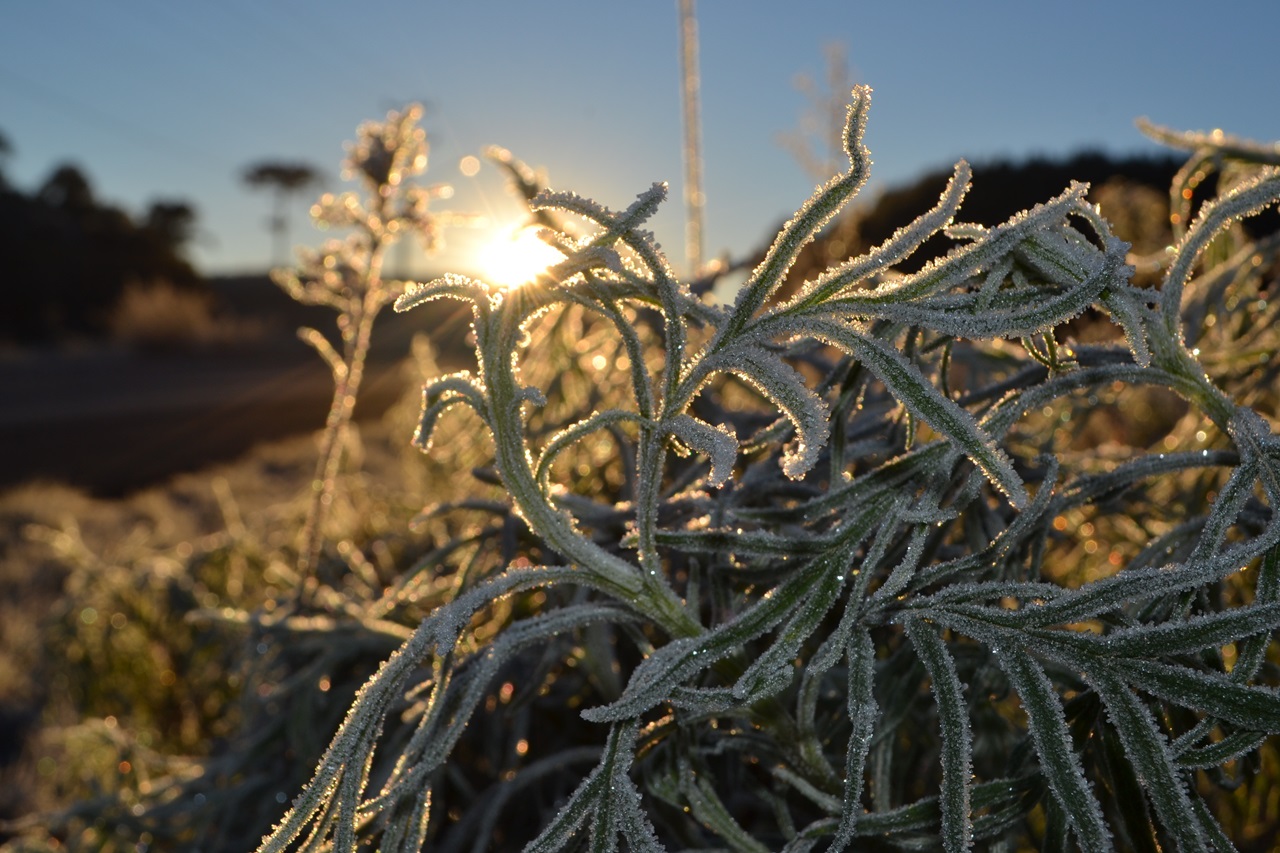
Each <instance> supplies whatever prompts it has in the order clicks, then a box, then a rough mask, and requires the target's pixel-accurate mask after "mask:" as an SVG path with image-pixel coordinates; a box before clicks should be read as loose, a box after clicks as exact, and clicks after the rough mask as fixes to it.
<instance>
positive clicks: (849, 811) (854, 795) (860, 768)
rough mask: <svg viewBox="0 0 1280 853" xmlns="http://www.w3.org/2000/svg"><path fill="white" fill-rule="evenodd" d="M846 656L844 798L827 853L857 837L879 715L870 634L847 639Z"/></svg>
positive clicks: (856, 633)
mask: <svg viewBox="0 0 1280 853" xmlns="http://www.w3.org/2000/svg"><path fill="white" fill-rule="evenodd" d="M847 655H848V658H849V676H848V689H847V694H846V695H847V701H848V708H849V719H850V721H851V722H852V723H853V731H851V732H850V733H849V746H848V748H847V750H846V752H845V764H844V796H843V799H842V802H841V809H840V824H839V825H838V826H837V827H836V837H835V840H834V841H832V842H831V853H839V851H841V850H844V849H845V848H846V847H848V846H849V843H850V842H851V841H852V840H853V837H854V836H855V835H857V834H858V829H859V822H860V821H861V820H862V819H863V812H862V786H863V775H864V774H865V772H866V766H867V754H868V752H869V751H870V749H871V738H872V735H873V734H874V732H875V724H876V718H877V716H878V711H879V709H878V708H877V707H876V699H875V695H874V693H873V690H874V688H875V661H876V650H875V645H874V644H873V643H872V641H871V634H870V633H869V632H867V631H866V630H860V631H856V632H854V634H853V635H852V636H851V637H850V638H849V644H848V646H847Z"/></svg>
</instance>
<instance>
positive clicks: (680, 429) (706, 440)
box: [662, 415, 738, 488]
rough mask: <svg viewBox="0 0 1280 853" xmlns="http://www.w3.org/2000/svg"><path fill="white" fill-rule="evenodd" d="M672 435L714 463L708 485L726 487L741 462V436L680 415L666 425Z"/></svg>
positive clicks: (727, 428) (729, 429) (729, 427)
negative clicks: (739, 456)
mask: <svg viewBox="0 0 1280 853" xmlns="http://www.w3.org/2000/svg"><path fill="white" fill-rule="evenodd" d="M662 427H663V428H664V429H665V430H666V431H667V432H668V433H670V434H671V435H674V436H675V437H676V438H678V439H680V440H681V441H682V442H684V443H685V444H687V445H688V446H689V447H691V448H693V449H694V450H695V451H697V452H698V453H701V454H702V455H703V456H706V457H707V458H708V459H709V460H711V474H710V476H708V477H707V485H708V486H711V487H712V488H715V487H718V486H723V485H724V484H725V483H726V482H728V480H729V477H730V476H732V475H733V465H734V463H735V462H736V461H737V458H738V436H737V435H736V434H735V433H734V431H733V427H731V426H723V425H722V426H712V425H711V424H709V423H707V422H706V421H701V420H698V419H697V418H695V417H693V416H692V415H676V416H674V417H671V418H667V419H666V420H664V421H663V422H662Z"/></svg>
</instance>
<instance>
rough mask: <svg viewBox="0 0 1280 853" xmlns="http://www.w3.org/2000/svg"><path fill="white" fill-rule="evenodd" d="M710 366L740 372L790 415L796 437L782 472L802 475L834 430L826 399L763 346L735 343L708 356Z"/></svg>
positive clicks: (809, 467) (789, 475)
mask: <svg viewBox="0 0 1280 853" xmlns="http://www.w3.org/2000/svg"><path fill="white" fill-rule="evenodd" d="M708 367H711V368H713V369H717V370H721V371H725V372H729V373H733V374H735V375H737V376H741V377H742V378H743V379H745V380H746V381H747V382H748V383H749V384H751V385H752V386H754V387H755V388H756V389H757V390H758V391H760V393H761V394H763V395H764V396H765V397H767V398H768V399H769V400H770V401H771V402H772V403H773V404H774V405H776V406H777V407H778V409H779V410H780V411H781V412H782V413H783V414H784V415H786V416H787V419H788V420H789V421H791V423H792V424H793V425H794V426H795V428H796V440H795V442H794V443H793V444H792V445H789V446H788V447H787V449H786V452H785V453H784V454H783V457H782V472H783V473H784V474H786V475H787V476H788V477H790V478H791V479H793V480H798V479H800V478H802V477H803V476H804V475H805V474H806V473H807V472H808V471H809V470H810V469H811V468H812V467H813V466H814V464H815V463H816V462H817V461H818V454H819V453H820V452H821V451H822V448H823V447H824V446H825V445H826V443H827V438H828V436H830V434H831V424H830V421H829V418H830V409H829V408H828V407H827V404H826V402H824V401H823V400H822V398H821V397H819V396H818V395H817V394H815V393H813V392H812V391H810V390H809V388H808V387H807V386H806V385H805V384H804V377H802V376H801V375H800V374H799V373H797V372H796V370H795V369H794V368H792V367H791V366H790V365H788V364H786V363H785V362H784V361H783V360H782V359H781V357H780V356H778V355H777V354H775V353H771V352H769V351H767V350H765V349H763V348H761V347H753V346H743V347H735V348H733V349H732V350H728V351H725V352H723V353H720V354H719V355H717V356H714V357H713V358H712V359H709V360H708Z"/></svg>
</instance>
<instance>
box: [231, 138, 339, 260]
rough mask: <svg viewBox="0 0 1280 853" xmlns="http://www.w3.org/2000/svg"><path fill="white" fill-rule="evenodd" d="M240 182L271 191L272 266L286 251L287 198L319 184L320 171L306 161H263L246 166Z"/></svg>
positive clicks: (287, 244)
mask: <svg viewBox="0 0 1280 853" xmlns="http://www.w3.org/2000/svg"><path fill="white" fill-rule="evenodd" d="M242 176H243V178H244V182H245V183H246V184H247V185H249V187H251V188H253V189H259V188H263V187H265V188H268V189H270V190H271V191H272V212H271V219H270V220H268V223H269V224H268V227H269V228H270V230H271V234H272V252H271V255H272V258H271V263H272V265H273V266H276V265H280V264H283V263H285V262H286V261H287V260H288V252H289V213H288V203H289V199H290V198H291V197H293V196H295V195H298V194H300V193H302V192H304V191H306V190H308V189H310V188H312V187H314V186H316V185H317V184H319V183H320V172H319V170H317V169H316V168H315V167H313V166H309V165H307V164H306V163H283V162H277V161H263V162H261V163H255V164H253V165H251V166H249V167H247V168H246V169H245V170H244V172H243V175H242Z"/></svg>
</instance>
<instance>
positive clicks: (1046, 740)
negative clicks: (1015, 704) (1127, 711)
mask: <svg viewBox="0 0 1280 853" xmlns="http://www.w3.org/2000/svg"><path fill="white" fill-rule="evenodd" d="M996 662H997V663H998V664H999V665H1000V667H1001V669H1003V670H1004V671H1005V672H1006V673H1008V675H1009V682H1010V684H1011V685H1012V686H1013V689H1014V690H1015V691H1017V693H1018V698H1019V699H1020V700H1021V701H1022V707H1023V709H1024V710H1025V711H1026V712H1027V728H1028V729H1029V730H1030V732H1031V737H1032V740H1033V741H1034V742H1035V745H1036V753H1037V754H1038V755H1039V756H1040V766H1041V772H1043V774H1044V776H1045V780H1046V781H1047V782H1048V783H1049V789H1050V790H1051V791H1053V796H1054V798H1055V799H1057V801H1058V803H1059V804H1060V805H1061V806H1062V811H1063V814H1064V815H1066V818H1067V821H1068V822H1069V823H1070V824H1071V828H1072V830H1073V831H1074V832H1075V834H1076V838H1077V839H1078V840H1079V842H1080V846H1081V848H1082V849H1084V850H1087V851H1099V853H1102V851H1107V850H1111V849H1112V846H1111V833H1110V831H1109V830H1108V829H1107V825H1106V822H1105V821H1104V820H1103V818H1102V807H1101V806H1099V805H1098V800H1097V798H1096V797H1095V796H1094V795H1093V792H1092V791H1091V790H1090V788H1089V783H1088V782H1087V781H1086V780H1085V777H1084V767H1083V766H1082V765H1081V763H1080V757H1079V756H1078V755H1077V754H1076V752H1075V749H1074V748H1073V746H1072V744H1071V733H1070V731H1069V730H1068V728H1067V719H1066V715H1065V714H1064V713H1063V710H1062V704H1061V703H1060V702H1059V701H1058V696H1057V694H1056V693H1055V692H1054V689H1053V683H1052V682H1050V681H1049V677H1048V676H1047V675H1045V672H1044V670H1043V669H1041V668H1040V665H1039V664H1037V663H1036V662H1035V661H1034V660H1032V659H1031V657H1030V656H1029V655H1028V654H1027V653H1026V652H1025V651H1023V650H1022V649H1021V648H1019V647H1017V646H1013V647H1010V648H1008V649H1007V650H1005V652H1004V654H1002V655H997V656H996Z"/></svg>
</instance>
